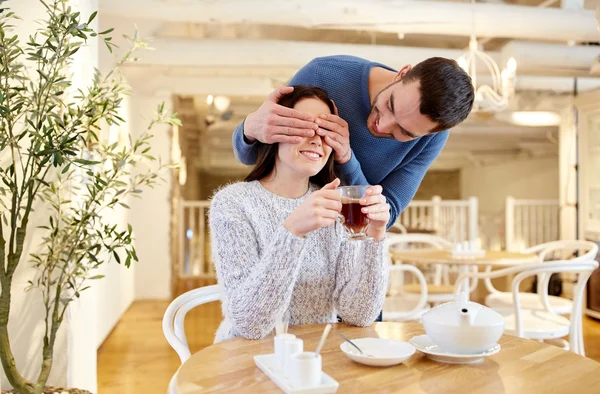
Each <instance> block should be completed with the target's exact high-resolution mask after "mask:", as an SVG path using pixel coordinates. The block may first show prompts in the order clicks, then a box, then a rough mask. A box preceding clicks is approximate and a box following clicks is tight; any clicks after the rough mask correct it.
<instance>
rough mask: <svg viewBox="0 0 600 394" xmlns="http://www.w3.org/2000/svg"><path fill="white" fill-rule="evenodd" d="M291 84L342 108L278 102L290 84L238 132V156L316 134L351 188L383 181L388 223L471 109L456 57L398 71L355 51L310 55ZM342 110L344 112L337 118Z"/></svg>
mask: <svg viewBox="0 0 600 394" xmlns="http://www.w3.org/2000/svg"><path fill="white" fill-rule="evenodd" d="M290 85H314V86H318V87H320V88H322V89H324V90H325V91H326V92H327V93H328V94H329V96H330V97H331V98H332V99H333V101H334V102H335V105H336V107H337V110H338V113H337V114H335V115H323V116H321V118H316V119H314V118H312V117H311V116H307V115H305V114H302V113H300V112H298V111H295V110H293V109H290V108H285V107H282V106H280V105H278V104H277V101H278V100H279V98H280V97H281V96H282V95H284V94H287V93H290V92H291V91H292V90H293V88H291V87H282V88H279V89H277V90H275V91H274V92H273V93H271V95H269V97H268V98H267V100H266V101H265V102H264V103H263V104H262V106H261V107H260V108H259V109H258V110H257V111H256V112H253V113H251V114H249V115H248V116H247V117H246V119H245V120H244V121H243V122H242V123H241V124H240V125H239V126H238V127H237V128H236V130H235V132H234V134H233V147H234V152H235V155H236V157H237V158H238V160H240V161H241V162H242V163H244V164H246V165H251V164H254V163H255V161H256V149H255V146H256V144H255V141H257V140H258V141H260V142H263V143H275V142H293V141H297V140H299V137H300V136H313V135H314V133H315V132H316V133H317V134H319V135H320V136H322V137H323V138H324V141H325V143H327V144H328V145H330V146H331V147H332V148H333V149H334V152H335V155H334V157H335V162H336V170H337V172H338V174H339V175H340V176H341V178H342V179H343V181H344V182H345V183H346V184H349V185H358V184H370V185H381V186H382V187H383V194H384V195H385V197H386V198H387V201H388V203H389V205H390V215H391V218H390V222H389V223H388V228H389V227H390V226H391V225H392V224H394V222H395V221H396V219H397V218H398V216H399V215H400V213H401V212H402V211H403V210H404V209H405V208H406V206H407V205H408V204H409V203H410V201H411V200H412V199H413V197H414V196H415V193H416V192H417V189H418V187H419V185H420V184H421V181H422V180H423V177H424V175H425V173H426V172H427V169H428V168H429V166H430V165H431V163H432V162H433V160H435V158H436V157H437V156H438V155H439V153H440V152H441V150H442V148H443V147H444V145H445V143H446V140H447V139H448V133H449V131H448V129H450V128H452V127H454V126H456V125H457V124H459V123H461V122H462V121H463V120H465V118H466V117H467V116H468V115H469V112H471V108H472V106H473V100H474V97H475V95H474V91H473V85H472V82H471V78H470V77H469V75H468V74H467V73H466V72H465V71H464V70H462V69H461V68H460V67H459V66H458V64H457V63H456V62H455V61H454V60H451V59H445V58H439V57H434V58H430V59H427V60H425V61H423V62H421V63H419V64H417V65H416V66H414V67H411V66H410V65H406V66H404V67H402V68H401V69H400V71H395V70H394V69H392V68H390V67H388V66H385V65H383V64H379V63H373V62H370V61H368V60H365V59H361V58H357V57H353V56H343V55H341V56H328V57H321V58H317V59H314V60H312V61H311V62H310V63H308V64H307V65H306V66H304V67H303V68H302V69H300V70H299V71H298V72H297V73H296V75H295V76H294V77H293V78H292V80H291V81H290ZM338 115H339V116H338Z"/></svg>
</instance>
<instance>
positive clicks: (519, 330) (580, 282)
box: [456, 260, 598, 356]
mask: <svg viewBox="0 0 600 394" xmlns="http://www.w3.org/2000/svg"><path fill="white" fill-rule="evenodd" d="M597 268H598V262H597V261H595V260H587V261H585V260H584V261H577V262H573V260H559V261H549V262H545V263H535V264H524V265H521V266H515V267H511V268H505V269H500V270H497V271H492V272H489V271H488V272H480V273H472V272H470V273H464V274H461V276H460V277H459V280H458V281H457V283H460V280H461V279H463V278H465V277H473V278H480V279H492V278H499V277H503V276H507V275H513V274H516V275H515V277H514V279H513V281H512V292H511V295H512V297H513V303H512V306H511V307H504V308H494V310H496V311H497V312H499V313H500V314H501V315H502V316H504V319H505V329H504V332H505V333H507V334H511V335H516V336H519V337H522V338H528V339H535V340H540V341H543V340H552V341H556V340H557V339H560V338H562V337H564V336H567V335H568V336H569V342H568V343H563V347H565V348H566V349H569V350H571V351H573V352H575V353H577V354H580V355H582V356H583V355H585V349H584V345H583V332H582V323H581V320H582V314H583V310H582V309H583V308H582V303H583V292H584V290H585V285H586V283H587V281H588V279H589V277H590V275H591V274H592V272H593V271H594V270H596V269H597ZM553 273H573V274H577V282H576V285H575V287H574V289H573V304H572V309H571V311H570V314H571V316H570V319H567V318H566V317H565V316H561V315H559V314H558V313H556V312H555V311H553V310H552V308H551V307H550V306H549V305H547V304H546V305H545V308H542V309H531V308H530V309H526V308H523V305H522V303H521V299H522V294H523V293H521V292H519V285H520V284H521V282H522V281H523V280H524V279H525V278H528V277H531V276H535V275H540V274H547V275H551V274H553ZM459 290H460V286H457V287H456V293H458V291H459Z"/></svg>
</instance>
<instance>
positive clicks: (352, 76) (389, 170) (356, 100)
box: [233, 55, 449, 227]
mask: <svg viewBox="0 0 600 394" xmlns="http://www.w3.org/2000/svg"><path fill="white" fill-rule="evenodd" d="M372 67H383V68H386V69H388V70H392V71H395V70H393V69H392V68H390V67H387V66H385V65H382V64H379V63H373V62H370V61H368V60H365V59H361V58H357V57H353V56H345V55H338V56H327V57H320V58H316V59H314V60H312V61H311V62H310V63H308V64H307V65H306V66H304V67H303V68H302V69H300V70H299V71H298V72H297V73H296V75H294V77H293V78H292V80H291V81H290V85H312V86H319V87H321V88H322V89H324V90H325V91H326V92H327V93H328V94H329V96H330V97H331V98H332V99H333V101H334V102H335V104H336V106H337V108H338V111H339V116H340V117H341V118H342V119H344V120H345V121H346V122H348V126H349V131H350V147H351V148H352V158H351V159H350V161H348V162H347V163H345V164H342V165H338V166H336V170H337V173H338V175H339V176H340V177H341V179H342V182H344V183H345V184H348V185H360V184H370V185H381V186H382V187H383V194H384V195H385V197H386V198H387V200H388V203H389V204H390V214H391V218H390V222H389V224H388V227H389V226H391V225H392V224H393V223H394V222H395V221H396V219H397V218H398V216H399V215H400V213H401V212H402V211H403V210H404V209H405V208H406V206H407V205H408V204H409V203H410V201H411V200H412V199H413V197H414V196H415V193H416V192H417V189H418V188H419V185H420V184H421V181H422V180H423V176H424V175H425V173H426V172H427V169H428V168H429V166H430V165H431V163H432V162H433V160H435V158H436V157H437V156H438V155H439V153H440V152H441V150H442V148H443V147H444V145H445V143H446V140H447V139H448V134H449V133H448V130H446V131H442V132H440V133H435V134H430V135H426V136H423V137H420V138H417V139H415V140H413V141H409V142H399V141H396V140H393V139H387V138H377V137H374V136H373V135H371V133H370V132H369V130H368V129H367V117H368V116H369V112H370V110H371V102H370V100H369V72H370V71H371V68H372ZM233 150H234V152H235V155H236V157H237V159H238V160H239V161H240V162H242V163H244V164H246V165H252V164H254V163H256V155H257V153H256V149H255V145H254V144H248V143H247V142H246V141H245V140H244V123H243V122H242V123H241V124H240V125H239V126H238V127H237V128H236V129H235V132H234V134H233Z"/></svg>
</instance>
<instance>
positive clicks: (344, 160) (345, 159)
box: [336, 150, 352, 165]
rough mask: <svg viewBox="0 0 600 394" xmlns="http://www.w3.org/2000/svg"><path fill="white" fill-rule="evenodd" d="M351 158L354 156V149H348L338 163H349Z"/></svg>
mask: <svg viewBox="0 0 600 394" xmlns="http://www.w3.org/2000/svg"><path fill="white" fill-rule="evenodd" d="M351 158H352V151H351V150H348V152H346V154H345V155H344V157H342V158H341V159H340V160H338V161H337V162H336V163H337V164H339V165H342V164H346V163H348V162H349V161H350V159H351Z"/></svg>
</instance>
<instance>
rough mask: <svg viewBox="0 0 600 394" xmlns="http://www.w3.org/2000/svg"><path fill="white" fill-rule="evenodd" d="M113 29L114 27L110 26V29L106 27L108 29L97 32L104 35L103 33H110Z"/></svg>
mask: <svg viewBox="0 0 600 394" xmlns="http://www.w3.org/2000/svg"><path fill="white" fill-rule="evenodd" d="M114 30H115V29H114V28H110V29H108V30H104V31H101V32H100V33H98V34H100V35H104V34H108V33H112V32H113V31H114Z"/></svg>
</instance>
